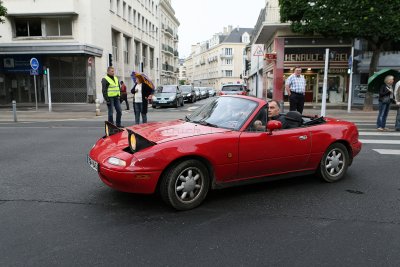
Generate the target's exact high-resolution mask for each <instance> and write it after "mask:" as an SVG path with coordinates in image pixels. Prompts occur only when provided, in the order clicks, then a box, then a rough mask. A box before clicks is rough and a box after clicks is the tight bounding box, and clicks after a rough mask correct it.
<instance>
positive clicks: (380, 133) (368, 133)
mask: <svg viewBox="0 0 400 267" xmlns="http://www.w3.org/2000/svg"><path fill="white" fill-rule="evenodd" d="M358 134H359V135H364V136H366V135H368V136H400V132H364V131H360V132H359V133H358Z"/></svg>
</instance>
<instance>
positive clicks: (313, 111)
mask: <svg viewBox="0 0 400 267" xmlns="http://www.w3.org/2000/svg"><path fill="white" fill-rule="evenodd" d="M288 110H289V103H287V102H285V107H284V111H285V112H287V111H288ZM123 112H125V111H124V109H123ZM151 112H152V108H151V107H150V108H149V113H151ZM320 113H321V104H320V103H319V104H315V103H306V105H305V108H304V112H303V114H305V115H319V114H320ZM325 113H326V116H327V117H335V118H338V119H344V120H350V121H352V120H360V119H361V120H375V119H376V116H377V114H378V111H377V110H374V111H368V112H366V111H363V110H362V106H353V107H352V109H351V112H350V113H349V112H347V104H341V105H338V104H330V103H327V105H326V112H325ZM16 114H17V121H18V122H34V121H57V120H96V119H99V120H104V118H106V117H107V106H106V105H105V104H100V115H101V116H96V105H95V104H85V103H83V104H81V103H80V104H75V103H73V104H71V103H69V104H68V103H66V104H64V103H62V104H60V103H57V104H53V105H52V112H49V108H48V105H44V104H40V105H39V106H38V110H37V111H36V108H35V106H34V105H33V106H32V105H29V106H28V105H20V106H18V105H17V112H16ZM395 116H396V112H395V110H394V109H392V110H390V112H389V116H388V120H389V121H390V120H394V118H395ZM4 122H14V114H13V111H12V106H11V104H10V106H4V105H2V106H0V123H4Z"/></svg>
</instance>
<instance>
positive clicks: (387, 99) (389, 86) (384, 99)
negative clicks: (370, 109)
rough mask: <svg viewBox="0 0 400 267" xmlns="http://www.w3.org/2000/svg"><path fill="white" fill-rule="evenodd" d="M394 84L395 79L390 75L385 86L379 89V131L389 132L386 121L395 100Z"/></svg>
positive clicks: (386, 78)
mask: <svg viewBox="0 0 400 267" xmlns="http://www.w3.org/2000/svg"><path fill="white" fill-rule="evenodd" d="M393 82H394V77H393V76H392V75H388V76H386V77H385V80H384V84H383V85H382V86H381V88H380V89H379V113H378V118H377V120H376V126H377V130H378V131H389V128H386V119H387V116H388V113H389V108H390V103H391V102H392V99H393Z"/></svg>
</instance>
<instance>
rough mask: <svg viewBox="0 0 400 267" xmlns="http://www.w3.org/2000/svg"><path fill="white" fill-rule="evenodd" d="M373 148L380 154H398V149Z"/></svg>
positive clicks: (399, 151)
mask: <svg viewBox="0 0 400 267" xmlns="http://www.w3.org/2000/svg"><path fill="white" fill-rule="evenodd" d="M373 150H374V151H376V152H378V153H379V154H382V155H400V150H399V149H373Z"/></svg>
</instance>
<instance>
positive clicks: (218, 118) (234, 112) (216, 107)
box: [187, 96, 257, 130]
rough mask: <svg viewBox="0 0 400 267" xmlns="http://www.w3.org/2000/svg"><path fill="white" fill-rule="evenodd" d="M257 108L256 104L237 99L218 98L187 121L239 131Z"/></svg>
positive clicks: (194, 113)
mask: <svg viewBox="0 0 400 267" xmlns="http://www.w3.org/2000/svg"><path fill="white" fill-rule="evenodd" d="M256 107H257V102H255V101H252V100H250V99H244V98H237V97H225V96H224V97H218V98H216V99H214V100H213V101H210V102H209V103H207V104H205V105H204V106H202V107H200V108H198V109H197V110H195V112H193V113H192V115H190V116H189V117H187V120H188V121H190V122H194V123H199V124H204V125H209V126H214V127H218V128H226V129H232V130H239V129H240V128H241V127H242V125H243V124H244V123H245V122H246V121H247V119H248V117H249V116H250V114H252V113H253V111H254V110H255V108H256Z"/></svg>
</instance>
